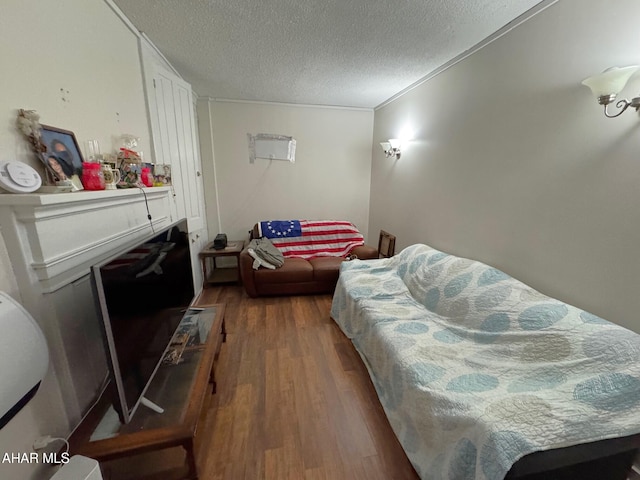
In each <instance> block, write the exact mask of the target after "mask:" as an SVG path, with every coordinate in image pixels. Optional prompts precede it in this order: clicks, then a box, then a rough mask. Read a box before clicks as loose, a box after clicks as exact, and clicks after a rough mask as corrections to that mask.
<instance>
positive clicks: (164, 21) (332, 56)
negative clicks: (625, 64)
mask: <svg viewBox="0 0 640 480" xmlns="http://www.w3.org/2000/svg"><path fill="white" fill-rule="evenodd" d="M539 1H540V0H395V1H393V0H324V1H321V0H271V1H258V0H253V1H252V0H188V1H185V0H115V3H116V4H117V5H118V7H120V9H121V10H122V11H123V12H124V13H125V15H126V16H127V17H128V18H129V19H130V20H131V22H132V23H133V24H134V25H135V26H136V27H137V28H138V29H139V30H141V31H143V32H144V33H145V34H146V35H147V36H148V37H149V38H150V39H151V41H153V43H154V44H155V45H156V46H157V47H158V49H159V50H160V51H161V52H162V53H163V54H164V55H165V56H166V57H167V59H168V60H169V61H170V62H171V64H172V65H173V66H174V67H175V68H176V69H177V70H178V71H179V72H180V74H181V75H182V76H183V77H184V79H185V80H186V81H188V82H189V83H191V85H192V87H193V89H194V91H195V92H196V93H197V94H198V95H200V96H209V97H213V98H223V99H233V100H257V101H267V102H284V103H301V104H315V105H335V106H352V107H368V108H372V107H375V106H377V105H379V104H381V103H382V102H384V101H385V100H387V99H389V98H390V97H392V96H393V95H395V94H396V93H398V92H400V91H401V90H403V89H405V88H406V87H408V86H410V85H412V84H413V83H415V82H417V81H418V80H420V79H421V78H423V77H425V76H426V75H428V74H429V73H430V72H432V71H434V70H435V69H437V68H438V67H440V66H442V65H443V64H445V63H447V62H448V61H449V60H451V59H453V58H454V57H456V56H457V55H459V54H461V53H463V52H464V51H465V50H467V49H469V48H471V47H472V46H474V45H475V44H477V43H478V42H480V41H482V40H483V39H485V38H486V37H488V36H490V35H491V34H492V33H494V32H495V31H496V30H498V29H500V28H501V27H503V26H504V25H506V24H507V23H509V22H510V21H512V20H513V19H514V18H516V17H517V16H519V15H521V14H522V13H524V12H526V11H527V10H529V9H530V8H532V7H533V6H535V5H536V4H538V3H539Z"/></svg>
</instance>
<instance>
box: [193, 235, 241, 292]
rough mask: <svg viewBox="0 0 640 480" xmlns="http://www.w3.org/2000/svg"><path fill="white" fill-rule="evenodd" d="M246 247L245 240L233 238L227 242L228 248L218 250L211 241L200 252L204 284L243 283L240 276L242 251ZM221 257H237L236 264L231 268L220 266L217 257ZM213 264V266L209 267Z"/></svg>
mask: <svg viewBox="0 0 640 480" xmlns="http://www.w3.org/2000/svg"><path fill="white" fill-rule="evenodd" d="M243 248H244V241H242V240H231V241H229V242H227V246H226V248H221V249H219V250H216V249H215V248H213V242H211V243H209V244H208V245H207V246H206V247H205V248H204V249H203V250H202V251H201V252H200V261H201V262H202V277H203V279H204V284H205V286H206V285H210V284H215V283H230V282H238V283H239V284H240V283H242V280H241V278H240V268H239V267H240V252H242V249H243ZM220 257H235V258H236V266H235V267H231V268H218V266H217V265H216V259H218V258H220ZM209 266H211V268H209Z"/></svg>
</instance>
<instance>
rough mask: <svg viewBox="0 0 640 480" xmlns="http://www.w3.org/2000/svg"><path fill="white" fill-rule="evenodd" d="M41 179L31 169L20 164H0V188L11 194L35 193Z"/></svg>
mask: <svg viewBox="0 0 640 480" xmlns="http://www.w3.org/2000/svg"><path fill="white" fill-rule="evenodd" d="M41 185H42V179H41V178H40V175H38V172H36V170H35V169H34V168H33V167H30V166H29V165H27V164H26V163H22V162H2V163H0V187H2V188H4V189H5V190H8V191H9V192H12V193H31V192H35V191H36V190H37V189H39V188H40V186H41Z"/></svg>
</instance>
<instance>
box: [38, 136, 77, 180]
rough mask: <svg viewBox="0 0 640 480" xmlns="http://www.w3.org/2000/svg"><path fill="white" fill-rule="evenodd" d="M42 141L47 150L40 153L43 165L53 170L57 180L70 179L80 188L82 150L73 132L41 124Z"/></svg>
mask: <svg viewBox="0 0 640 480" xmlns="http://www.w3.org/2000/svg"><path fill="white" fill-rule="evenodd" d="M41 127H42V130H41V132H42V142H43V143H44V144H45V145H46V147H47V150H46V151H45V152H43V153H42V160H43V161H44V162H45V165H46V166H47V167H48V168H49V169H50V170H52V171H53V172H54V174H55V176H56V177H57V179H58V180H71V182H72V183H73V184H74V186H76V187H79V189H82V183H81V182H80V175H81V174H82V162H83V161H84V160H83V158H82V152H81V151H80V147H79V146H78V141H77V140H76V136H75V135H74V134H73V132H71V131H69V130H63V129H61V128H56V127H51V126H49V125H41Z"/></svg>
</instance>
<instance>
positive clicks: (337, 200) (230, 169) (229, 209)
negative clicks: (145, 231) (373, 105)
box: [198, 99, 373, 239]
mask: <svg viewBox="0 0 640 480" xmlns="http://www.w3.org/2000/svg"><path fill="white" fill-rule="evenodd" d="M198 118H199V123H200V143H201V152H202V163H203V171H204V175H205V177H204V181H205V195H206V196H207V198H206V203H207V220H208V223H209V225H210V227H209V230H210V231H209V235H210V236H211V237H213V236H215V235H216V234H217V233H219V232H220V231H222V232H224V233H227V235H228V236H229V239H245V238H246V237H247V232H248V230H250V229H251V227H252V226H253V225H254V224H255V223H256V222H257V221H260V220H270V219H290V218H294V219H308V220H316V219H344V220H349V221H351V222H353V223H355V224H356V225H357V226H358V228H359V229H360V230H361V231H362V232H363V234H365V236H366V234H367V232H368V218H369V184H370V179H371V133H372V128H373V111H371V110H358V109H346V108H345V109H341V108H326V107H308V106H293V105H279V104H261V103H240V102H222V101H213V100H208V99H202V100H200V101H199V102H198ZM247 133H251V134H257V133H272V134H281V135H287V136H292V137H293V138H295V140H296V142H297V143H296V161H295V163H293V164H292V163H289V162H285V161H278V160H263V159H256V161H255V163H254V164H250V163H249V149H248V143H247ZM211 145H213V148H212V147H211ZM214 158H215V163H214V160H213V159H214ZM214 167H215V177H214V173H213V172H214ZM214 182H215V183H214ZM216 185H217V196H216V188H215V186H216ZM218 211H219V217H218ZM218 225H220V229H219V228H218Z"/></svg>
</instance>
